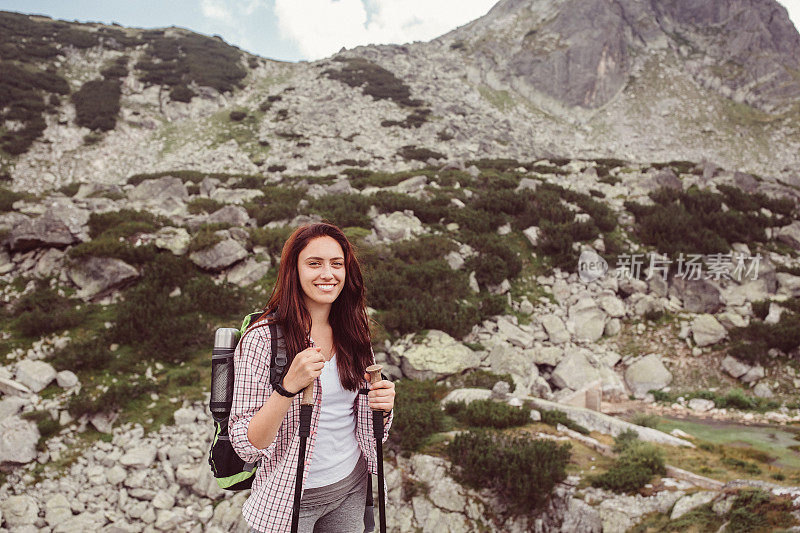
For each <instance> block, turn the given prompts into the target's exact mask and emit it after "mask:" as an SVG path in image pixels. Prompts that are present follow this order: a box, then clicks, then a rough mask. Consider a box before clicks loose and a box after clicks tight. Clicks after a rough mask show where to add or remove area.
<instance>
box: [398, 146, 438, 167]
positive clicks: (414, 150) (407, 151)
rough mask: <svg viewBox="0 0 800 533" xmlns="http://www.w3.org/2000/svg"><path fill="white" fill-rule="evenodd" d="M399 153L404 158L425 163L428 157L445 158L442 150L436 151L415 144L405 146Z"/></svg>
mask: <svg viewBox="0 0 800 533" xmlns="http://www.w3.org/2000/svg"><path fill="white" fill-rule="evenodd" d="M397 155H399V156H400V157H402V158H403V159H407V160H410V161H422V162H423V163H424V162H425V161H427V160H428V159H431V158H433V159H444V157H445V155H444V154H443V153H441V152H436V151H434V150H430V149H428V148H418V147H416V146H413V145H408V146H403V147H402V148H400V149H399V150H398V151H397Z"/></svg>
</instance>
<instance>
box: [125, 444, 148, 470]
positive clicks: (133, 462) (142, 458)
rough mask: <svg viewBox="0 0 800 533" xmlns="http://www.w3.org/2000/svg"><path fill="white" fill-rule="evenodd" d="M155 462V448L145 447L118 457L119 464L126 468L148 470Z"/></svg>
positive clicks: (134, 449)
mask: <svg viewBox="0 0 800 533" xmlns="http://www.w3.org/2000/svg"><path fill="white" fill-rule="evenodd" d="M155 460H156V447H155V446H150V445H145V446H137V447H135V448H132V449H131V450H128V451H127V452H126V453H125V455H123V456H122V457H120V459H119V463H120V464H121V465H122V466H126V467H134V468H149V467H150V466H151V465H152V464H153V462H154V461H155Z"/></svg>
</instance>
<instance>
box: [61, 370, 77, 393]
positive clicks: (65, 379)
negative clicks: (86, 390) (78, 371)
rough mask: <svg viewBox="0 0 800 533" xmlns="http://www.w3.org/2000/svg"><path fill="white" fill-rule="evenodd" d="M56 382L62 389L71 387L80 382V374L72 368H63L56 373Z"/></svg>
mask: <svg viewBox="0 0 800 533" xmlns="http://www.w3.org/2000/svg"><path fill="white" fill-rule="evenodd" d="M56 383H57V384H58V386H59V387H61V388H62V389H71V388H72V387H74V386H76V385H77V384H78V376H76V375H75V373H74V372H72V371H71V370H62V371H61V372H59V373H58V374H56Z"/></svg>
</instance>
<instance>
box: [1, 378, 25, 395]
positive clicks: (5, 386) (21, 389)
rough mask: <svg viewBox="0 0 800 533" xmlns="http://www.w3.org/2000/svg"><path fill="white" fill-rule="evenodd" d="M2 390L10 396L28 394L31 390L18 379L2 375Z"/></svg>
mask: <svg viewBox="0 0 800 533" xmlns="http://www.w3.org/2000/svg"><path fill="white" fill-rule="evenodd" d="M0 392H2V393H3V394H6V395H8V396H27V395H29V394H31V390H30V389H29V388H28V387H26V386H25V385H23V384H22V383H20V382H18V381H14V380H13V379H8V378H4V377H0Z"/></svg>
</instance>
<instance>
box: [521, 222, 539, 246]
mask: <svg viewBox="0 0 800 533" xmlns="http://www.w3.org/2000/svg"><path fill="white" fill-rule="evenodd" d="M541 231H542V230H541V229H539V227H538V226H531V227H529V228H525V229H524V230H522V234H523V235H525V238H526V239H528V242H529V243H531V246H538V245H539V235H540V234H541Z"/></svg>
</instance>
